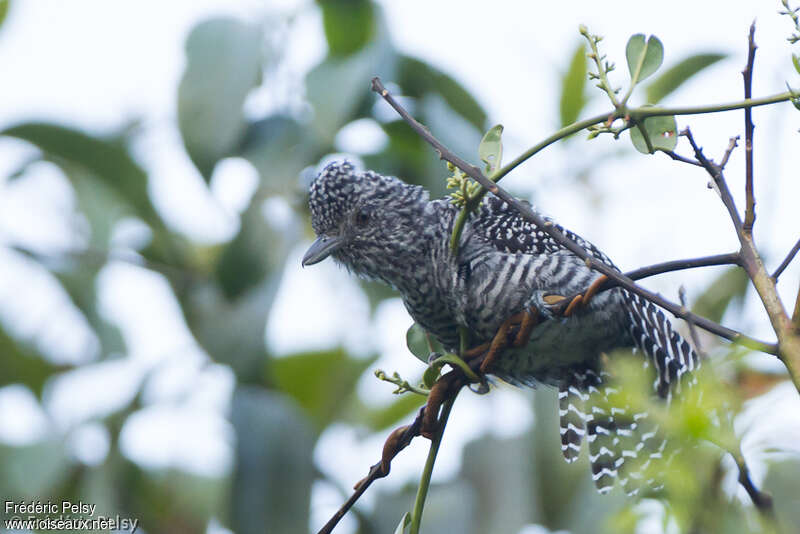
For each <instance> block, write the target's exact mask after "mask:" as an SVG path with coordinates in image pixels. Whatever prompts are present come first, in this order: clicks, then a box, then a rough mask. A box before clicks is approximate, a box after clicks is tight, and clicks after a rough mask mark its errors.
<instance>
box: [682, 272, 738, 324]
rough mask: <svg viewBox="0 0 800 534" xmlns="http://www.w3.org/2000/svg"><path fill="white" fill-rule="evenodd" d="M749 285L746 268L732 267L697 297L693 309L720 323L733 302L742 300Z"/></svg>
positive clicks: (698, 313)
mask: <svg viewBox="0 0 800 534" xmlns="http://www.w3.org/2000/svg"><path fill="white" fill-rule="evenodd" d="M748 285H749V279H748V278H747V274H746V273H745V272H744V269H742V268H740V267H730V268H728V269H726V270H725V271H724V272H723V273H722V274H720V275H719V276H718V277H717V278H716V279H715V280H714V281H713V282H712V283H711V285H710V286H708V288H707V289H706V290H705V291H704V292H703V294H702V295H700V296H699V297H698V298H697V300H696V301H695V302H694V306H693V307H692V311H693V312H694V313H696V314H697V315H701V316H703V317H707V318H709V319H711V320H712V321H714V322H717V323H718V322H720V321H721V320H722V317H723V316H724V315H725V311H726V310H727V309H728V307H729V306H730V305H731V304H732V303H734V302H739V303H741V302H742V299H744V295H745V292H746V291H747V287H748Z"/></svg>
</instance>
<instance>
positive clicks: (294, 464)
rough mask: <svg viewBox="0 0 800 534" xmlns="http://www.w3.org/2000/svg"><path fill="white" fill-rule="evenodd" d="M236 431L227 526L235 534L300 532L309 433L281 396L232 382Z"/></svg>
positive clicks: (309, 467) (309, 468)
mask: <svg viewBox="0 0 800 534" xmlns="http://www.w3.org/2000/svg"><path fill="white" fill-rule="evenodd" d="M231 423H232V424H233V428H234V430H235V431H236V440H235V444H236V445H235V455H236V458H235V461H234V465H235V469H234V472H233V477H232V481H231V486H232V487H231V496H230V501H229V502H230V503H231V504H230V506H231V509H230V520H231V521H232V524H231V527H232V528H233V530H234V531H235V532H237V533H239V534H264V533H265V532H276V533H277V532H306V531H307V530H308V513H309V503H310V499H311V485H312V483H313V481H314V477H315V473H314V461H313V458H312V454H313V448H314V435H313V432H312V430H311V428H310V425H309V424H308V421H307V420H306V418H305V417H304V416H303V413H302V412H301V411H300V410H299V409H298V407H297V405H296V404H295V403H294V402H293V401H292V400H291V399H289V398H287V397H286V396H285V395H282V394H280V393H276V392H272V391H267V390H264V389H261V388H258V387H241V386H240V387H238V388H236V391H235V392H234V395H233V400H232V402H231Z"/></svg>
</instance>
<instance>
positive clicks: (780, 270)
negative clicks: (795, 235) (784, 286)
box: [771, 239, 800, 281]
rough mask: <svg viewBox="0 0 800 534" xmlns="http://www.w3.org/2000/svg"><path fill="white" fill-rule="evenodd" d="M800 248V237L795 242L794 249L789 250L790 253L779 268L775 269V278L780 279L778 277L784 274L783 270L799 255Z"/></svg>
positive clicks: (773, 274)
mask: <svg viewBox="0 0 800 534" xmlns="http://www.w3.org/2000/svg"><path fill="white" fill-rule="evenodd" d="M798 250H800V239H798V240H797V243H795V244H794V246H793V247H792V250H790V251H789V254H787V255H786V257H785V258H784V259H783V261H782V262H781V264H780V265H778V268H777V269H775V272H774V273H772V276H771V278H772V279H773V280H775V281H777V280H778V277H779V276H780V275H781V274H783V271H785V270H786V268H787V267H788V266H789V264H790V263H792V260H793V259H794V257H795V256H796V255H797V251H798Z"/></svg>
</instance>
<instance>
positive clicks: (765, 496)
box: [730, 449, 775, 525]
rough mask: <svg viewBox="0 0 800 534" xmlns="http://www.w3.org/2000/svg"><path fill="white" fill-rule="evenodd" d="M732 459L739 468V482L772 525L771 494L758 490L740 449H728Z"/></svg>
mask: <svg viewBox="0 0 800 534" xmlns="http://www.w3.org/2000/svg"><path fill="white" fill-rule="evenodd" d="M730 452H731V455H732V456H733V459H734V460H735V461H736V466H737V467H738V468H739V484H741V486H742V487H743V488H744V490H745V491H746V492H747V494H748V495H749V496H750V500H751V501H753V505H754V506H755V507H756V509H757V510H758V511H759V512H760V513H761V514H762V515H763V516H764V517H765V518H766V519H768V520H769V521H770V522H771V523H772V524H773V525H774V524H775V509H774V507H773V505H772V496H771V495H770V494H769V493H766V492H764V491H761V490H759V489H758V488H757V487H756V485H755V484H754V483H753V479H752V478H750V469H749V468H748V467H747V463H746V462H745V460H744V456H743V455H742V452H741V449H740V450H738V451H735V452H734V451H730Z"/></svg>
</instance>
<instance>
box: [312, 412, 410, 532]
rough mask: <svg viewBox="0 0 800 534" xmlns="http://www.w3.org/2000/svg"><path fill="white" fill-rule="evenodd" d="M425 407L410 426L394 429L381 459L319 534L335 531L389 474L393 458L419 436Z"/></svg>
mask: <svg viewBox="0 0 800 534" xmlns="http://www.w3.org/2000/svg"><path fill="white" fill-rule="evenodd" d="M424 411H425V408H424V407H422V408H420V410H419V412H418V413H417V417H416V419H414V422H413V423H411V424H410V425H408V426H405V427H400V428H398V429H396V430H395V431H393V432H392V433H391V434H390V435H389V437H388V438H387V439H386V443H384V445H383V454H382V456H381V460H380V461H379V462H378V463H376V464H375V465H373V466H372V467H370V469H369V474H368V475H367V476H366V477H364V478H362V479H361V480H360V481H359V482H358V483H357V484H356V485H355V487H354V490H355V491H354V492H353V494H352V495H351V496H350V498H349V499H347V501H346V502H345V503H344V504H343V505H342V506H341V508H339V510H337V511H336V513H335V514H333V517H331V518H330V519H329V520H328V522H327V523H325V526H323V527H322V528H321V529H320V530H319V532H318V534H330V533H331V532H333V529H334V528H336V525H337V524H338V523H339V521H340V520H341V519H342V518H343V517H344V515H345V514H346V513H347V511H348V510H350V508H352V507H353V505H354V504H355V503H356V501H358V499H359V498H361V496H362V495H363V494H364V492H365V491H367V489H368V488H369V486H370V485H371V484H372V483H373V482H375V481H376V480H378V479H379V478H383V477H385V476H386V475H388V474H389V471H390V469H391V463H392V459H393V458H394V457H395V456H397V454H398V453H399V452H400V451H402V450H403V449H405V448H406V447H407V446H408V444H409V443H411V440H413V439H414V438H415V437H416V436H419V434H420V430H421V428H422V419H423V414H424Z"/></svg>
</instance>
